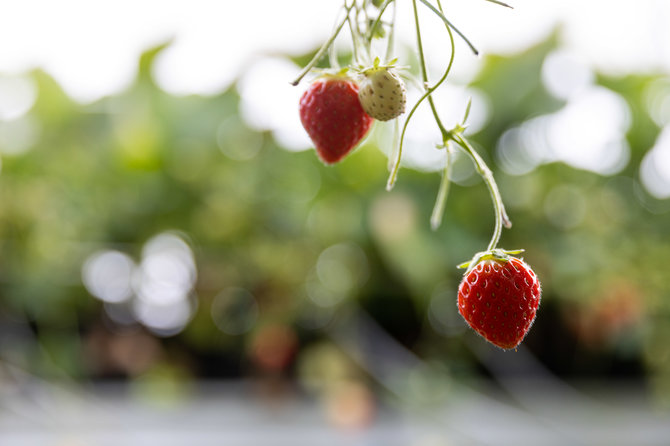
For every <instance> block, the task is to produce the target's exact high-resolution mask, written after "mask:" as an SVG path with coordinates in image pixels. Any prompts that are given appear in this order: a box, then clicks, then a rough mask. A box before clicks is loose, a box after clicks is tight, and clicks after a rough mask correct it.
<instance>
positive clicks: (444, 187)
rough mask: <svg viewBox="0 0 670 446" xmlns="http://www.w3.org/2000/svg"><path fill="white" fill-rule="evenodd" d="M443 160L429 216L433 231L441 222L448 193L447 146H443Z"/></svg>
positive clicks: (448, 155) (449, 155) (448, 162)
mask: <svg viewBox="0 0 670 446" xmlns="http://www.w3.org/2000/svg"><path fill="white" fill-rule="evenodd" d="M445 156H446V158H445V161H444V170H443V171H442V179H441V180H440V189H439V190H438V191H437V198H436V199H435V206H434V207H433V213H432V215H431V216H430V227H431V228H432V229H433V231H435V230H436V229H437V228H439V227H440V224H442V216H443V215H444V207H445V206H446V203H447V195H448V194H449V184H450V183H451V181H450V180H449V175H450V172H451V150H449V146H447V147H445Z"/></svg>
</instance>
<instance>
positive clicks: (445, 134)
mask: <svg viewBox="0 0 670 446" xmlns="http://www.w3.org/2000/svg"><path fill="white" fill-rule="evenodd" d="M438 4H439V3H438ZM414 6H415V8H414V18H415V23H416V25H417V37H418V40H419V42H421V33H420V32H419V28H418V27H419V21H418V12H417V9H416V1H414ZM440 9H442V5H440ZM446 28H447V32H448V33H449V42H450V44H451V57H450V58H449V65H447V69H446V70H445V71H444V74H443V75H442V77H441V78H440V80H438V81H437V82H436V83H435V85H433V86H432V87H429V88H428V89H427V90H426V91H425V92H424V94H423V95H422V96H421V97H420V98H419V100H418V101H416V104H414V106H413V107H412V109H411V110H410V111H409V113H408V114H407V118H406V119H405V124H404V125H403V128H402V133H401V135H400V143H399V145H398V149H397V150H396V151H395V154H396V157H395V161H394V163H393V164H392V167H391V168H390V175H389V179H388V181H387V183H386V190H391V189H392V188H393V185H394V184H395V181H396V178H397V176H398V170H399V169H400V160H401V158H402V148H403V144H404V141H405V133H406V131H407V127H408V125H409V121H410V120H411V119H412V116H414V113H415V112H416V110H417V109H418V108H419V105H421V103H422V102H423V101H424V99H426V98H428V102H429V103H430V104H431V110H432V112H433V116H434V117H435V122H436V123H437V126H438V128H439V129H440V133H441V134H442V142H443V143H444V144H445V145H446V144H447V141H448V140H449V138H450V132H449V131H447V130H446V129H445V128H444V125H443V124H442V121H441V120H440V116H439V115H438V114H437V109H436V108H435V104H434V103H433V98H432V96H431V94H432V93H433V92H434V91H435V90H437V88H438V87H439V86H440V85H442V83H443V82H444V81H445V80H446V79H447V76H449V73H450V72H451V67H452V66H453V64H454V56H455V53H456V51H455V44H454V35H453V33H452V32H451V29H450V28H449V27H448V26H447V27H446ZM419 57H420V59H422V60H423V45H421V44H420V43H419ZM422 73H423V79H424V86H425V85H426V84H427V78H428V75H427V74H426V71H425V64H422Z"/></svg>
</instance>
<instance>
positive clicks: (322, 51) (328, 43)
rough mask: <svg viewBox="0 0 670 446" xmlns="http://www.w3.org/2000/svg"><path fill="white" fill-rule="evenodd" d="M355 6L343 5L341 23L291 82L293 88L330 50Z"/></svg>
mask: <svg viewBox="0 0 670 446" xmlns="http://www.w3.org/2000/svg"><path fill="white" fill-rule="evenodd" d="M355 4H356V2H354V3H352V4H351V6H346V5H345V7H344V9H345V11H346V13H345V14H344V18H343V19H342V21H341V22H340V23H339V24H338V25H337V27H336V28H335V31H334V32H333V33H332V34H331V36H330V38H329V39H328V40H326V42H325V43H324V44H323V45H322V46H321V48H319V51H317V52H316V54H315V55H314V57H312V60H310V61H309V63H308V64H307V65H305V67H304V68H303V69H302V71H300V73H299V74H298V77H297V78H296V79H295V80H294V81H293V82H291V85H293V86H296V85H298V84H299V83H300V81H301V80H302V79H303V78H304V77H305V76H306V75H307V73H309V71H310V70H311V69H312V68H314V66H315V65H316V64H317V63H318V62H319V60H321V58H322V57H323V55H324V54H325V52H326V51H328V48H330V46H331V45H332V44H333V42H334V41H335V39H336V38H337V36H338V34H339V33H340V31H341V30H342V27H343V26H344V24H345V23H347V21H349V13H350V12H351V10H352V8H353V7H354V5H355Z"/></svg>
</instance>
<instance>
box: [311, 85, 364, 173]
mask: <svg viewBox="0 0 670 446" xmlns="http://www.w3.org/2000/svg"><path fill="white" fill-rule="evenodd" d="M300 121H301V122H302V125H303V127H304V128H305V130H306V131H307V134H308V135H309V137H310V138H311V139H312V142H313V143H314V146H315V147H316V153H317V154H318V155H319V158H321V160H322V161H323V162H324V163H326V164H333V163H336V162H338V161H340V160H342V158H344V157H345V156H346V155H347V154H348V153H349V152H351V150H352V149H353V148H354V147H356V145H358V143H359V142H360V141H361V140H362V139H363V138H364V137H365V135H366V134H367V133H368V131H369V130H370V127H371V126H372V122H373V119H372V118H371V117H370V116H368V115H367V114H366V113H365V111H363V108H362V107H361V103H360V101H359V100H358V84H356V82H355V81H354V80H352V79H351V78H349V77H345V76H326V77H322V78H320V79H317V80H316V81H315V82H314V83H312V85H310V87H309V88H308V89H307V91H305V93H303V95H302V97H301V98H300Z"/></svg>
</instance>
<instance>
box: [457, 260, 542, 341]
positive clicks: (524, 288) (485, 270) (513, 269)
mask: <svg viewBox="0 0 670 446" xmlns="http://www.w3.org/2000/svg"><path fill="white" fill-rule="evenodd" d="M540 294H541V287H540V282H539V280H538V278H537V276H536V275H535V273H534V272H533V270H532V269H531V268H530V266H528V265H527V264H526V263H525V262H524V261H523V260H520V259H517V258H516V257H512V258H510V259H509V260H498V259H486V260H482V261H480V262H479V263H478V264H477V265H476V266H475V267H474V268H472V269H471V270H469V271H468V272H467V273H466V274H465V275H464V277H463V280H462V282H461V285H460V287H459V289H458V311H459V312H460V313H461V316H463V318H464V319H465V320H466V322H467V323H468V324H469V325H470V327H472V328H473V329H474V330H475V331H476V332H477V333H479V334H480V335H481V336H482V337H483V338H484V339H486V340H487V341H489V342H490V343H492V344H494V345H496V346H498V347H500V348H502V349H512V348H515V347H517V346H518V345H519V344H520V343H521V341H523V338H524V337H525V336H526V333H528V330H529V329H530V327H531V325H532V324H533V321H534V320H535V315H536V313H537V309H538V307H539V305H540Z"/></svg>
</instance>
